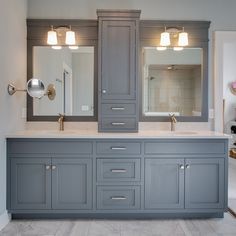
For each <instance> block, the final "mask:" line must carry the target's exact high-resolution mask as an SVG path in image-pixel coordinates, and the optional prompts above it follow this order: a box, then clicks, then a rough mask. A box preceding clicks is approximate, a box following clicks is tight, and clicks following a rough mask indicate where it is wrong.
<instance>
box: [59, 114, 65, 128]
mask: <svg viewBox="0 0 236 236" xmlns="http://www.w3.org/2000/svg"><path fill="white" fill-rule="evenodd" d="M64 118H65V115H63V114H60V113H59V119H58V122H59V124H60V126H59V130H60V131H63V130H64Z"/></svg>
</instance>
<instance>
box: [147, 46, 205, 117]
mask: <svg viewBox="0 0 236 236" xmlns="http://www.w3.org/2000/svg"><path fill="white" fill-rule="evenodd" d="M201 86H202V49H200V48H185V49H184V50H182V51H174V50H173V49H171V48H170V49H167V50H165V51H158V50H156V48H155V47H144V49H143V114H144V115H145V116H168V115H169V113H174V114H175V115H176V116H201V103H202V100H201V97H202V96H201V94H202V89H201Z"/></svg>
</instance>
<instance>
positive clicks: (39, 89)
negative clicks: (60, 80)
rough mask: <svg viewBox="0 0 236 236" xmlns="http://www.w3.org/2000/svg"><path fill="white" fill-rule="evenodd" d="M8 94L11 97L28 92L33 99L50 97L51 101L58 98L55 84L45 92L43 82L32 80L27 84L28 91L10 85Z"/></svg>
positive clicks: (50, 85)
mask: <svg viewBox="0 0 236 236" xmlns="http://www.w3.org/2000/svg"><path fill="white" fill-rule="evenodd" d="M7 92H8V94H9V95H13V94H15V92H27V93H28V94H29V95H30V96H31V97H33V98H42V97H43V96H48V98H49V99H50V100H54V98H55V96H56V89H55V86H54V85H53V84H49V85H48V87H47V91H46V92H45V86H44V84H43V81H42V80H39V79H35V78H32V79H30V80H29V81H28V82H27V89H17V88H16V87H15V85H14V84H8V86H7Z"/></svg>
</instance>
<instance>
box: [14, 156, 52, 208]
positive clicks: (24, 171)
mask: <svg viewBox="0 0 236 236" xmlns="http://www.w3.org/2000/svg"><path fill="white" fill-rule="evenodd" d="M50 165H51V158H12V159H11V180H10V181H11V209H16V210H17V209H31V210H36V209H38V210H41V209H51V170H50Z"/></svg>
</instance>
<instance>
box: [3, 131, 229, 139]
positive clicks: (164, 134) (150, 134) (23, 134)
mask: <svg viewBox="0 0 236 236" xmlns="http://www.w3.org/2000/svg"><path fill="white" fill-rule="evenodd" d="M5 137H6V138H95V139H97V138H98V139H115V138H122V139H129V138H132V139H159V138H160V139H163V138H168V139H170V138H174V139H175V138H176V139H181V138H186V139H203V138H208V139H209V138H210V139H214V138H215V139H227V138H228V139H229V138H231V136H230V135H227V134H223V133H217V132H214V131H201V130H199V131H184V130H178V131H158V130H153V131H139V132H138V133H98V131H96V130H94V131H93V130H64V131H58V130H25V131H19V132H16V133H12V134H7V135H5Z"/></svg>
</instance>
